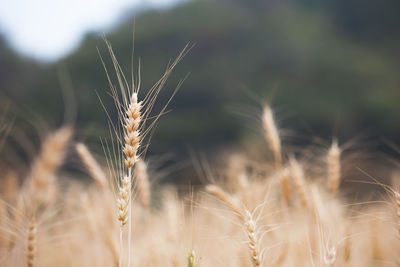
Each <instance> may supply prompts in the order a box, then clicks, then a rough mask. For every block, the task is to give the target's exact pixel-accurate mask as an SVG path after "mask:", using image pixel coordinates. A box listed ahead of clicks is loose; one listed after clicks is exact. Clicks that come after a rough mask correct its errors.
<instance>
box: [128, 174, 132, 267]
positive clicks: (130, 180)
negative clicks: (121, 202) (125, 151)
mask: <svg viewBox="0 0 400 267" xmlns="http://www.w3.org/2000/svg"><path fill="white" fill-rule="evenodd" d="M128 177H129V204H128V205H129V208H128V267H130V266H131V239H132V203H131V202H132V168H129V169H128Z"/></svg>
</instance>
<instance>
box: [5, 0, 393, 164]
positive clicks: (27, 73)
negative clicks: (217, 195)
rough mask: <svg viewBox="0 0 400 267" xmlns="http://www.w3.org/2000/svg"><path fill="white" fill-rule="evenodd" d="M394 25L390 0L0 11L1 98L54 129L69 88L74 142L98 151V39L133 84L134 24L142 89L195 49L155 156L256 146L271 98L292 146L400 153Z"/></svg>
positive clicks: (9, 6) (20, 2)
mask: <svg viewBox="0 0 400 267" xmlns="http://www.w3.org/2000/svg"><path fill="white" fill-rule="evenodd" d="M399 15H400V2H399V1H397V0H385V1H365V0H364V1H361V0H326V1H313V0H247V1H243V0H215V1H213V0H185V1H179V0H151V1H150V0H147V1H127V0H120V1H115V0H114V1H111V0H109V1H77V0H76V1H75V0H74V1H71V0H69V1H66V0H59V1H46V0H38V1H28V0H15V1H8V2H7V3H3V5H2V8H1V9H0V32H1V34H0V47H1V48H0V90H1V92H0V95H1V100H2V103H5V102H11V103H13V106H14V107H17V108H16V109H17V110H19V112H20V113H21V114H23V115H21V114H19V115H17V117H16V118H18V116H21V117H22V118H24V119H26V120H28V119H32V118H40V120H43V121H46V122H48V123H49V124H51V125H52V126H57V125H60V124H61V123H62V122H63V118H64V115H65V112H69V111H68V109H69V108H73V107H67V110H66V108H65V105H64V100H65V98H66V96H65V95H66V93H65V91H68V90H73V92H74V96H73V98H74V99H75V100H76V102H77V103H76V104H77V105H76V106H77V107H76V110H77V120H76V125H77V129H78V134H77V135H78V138H80V139H84V140H85V139H86V140H88V142H90V140H96V141H98V137H99V136H102V135H103V134H104V133H106V132H107V127H108V126H107V117H106V115H105V112H104V110H103V108H102V106H101V104H100V101H99V97H98V96H100V98H101V99H102V101H103V102H104V105H105V106H107V107H112V106H113V102H112V99H111V97H109V96H108V95H107V92H109V85H108V81H107V77H106V75H105V72H104V69H103V66H102V63H101V60H100V56H99V53H100V54H101V55H102V56H103V57H104V60H105V63H106V65H107V66H108V67H109V68H111V67H112V65H111V62H110V60H109V57H108V53H107V49H106V46H105V44H104V41H103V40H102V35H103V34H104V33H105V34H106V36H107V38H108V39H109V40H110V42H111V43H112V45H113V47H114V51H115V53H116V55H117V58H118V59H119V61H120V63H121V66H122V68H123V69H124V70H126V74H129V72H130V60H131V53H132V35H133V34H132V32H133V28H134V27H133V24H134V21H135V25H136V26H135V63H138V60H139V56H140V61H141V76H142V77H141V80H142V89H143V90H144V91H143V92H145V90H146V89H148V88H150V87H151V85H152V84H154V83H155V82H156V81H157V80H158V78H160V76H161V75H162V73H163V71H164V69H165V67H166V65H167V64H168V62H169V60H170V59H171V58H174V57H176V56H177V55H178V53H179V52H180V51H181V50H182V49H183V47H184V46H185V45H186V44H187V43H188V42H190V43H191V44H195V46H194V47H193V48H192V49H191V50H190V52H189V53H188V55H187V56H186V57H185V58H184V60H183V61H182V62H181V63H180V64H179V65H178V67H177V68H176V69H175V71H174V73H173V75H172V76H171V79H170V80H169V82H168V83H167V85H166V88H165V89H166V90H165V91H164V93H162V94H161V95H160V101H159V102H158V103H161V104H163V103H165V101H166V100H167V98H168V97H169V95H170V94H171V92H172V90H173V89H174V88H175V86H176V85H177V83H178V82H179V80H180V79H182V78H184V77H186V76H187V75H188V74H189V76H188V77H187V78H186V80H185V82H184V84H183V86H182V88H181V90H180V91H179V93H178V94H177V95H176V97H175V98H174V100H173V101H172V102H171V104H170V110H171V111H170V112H169V113H168V114H167V115H166V116H164V117H163V118H162V119H161V120H160V123H159V125H158V129H157V131H156V135H155V137H154V138H153V141H152V146H151V153H165V152H171V153H173V154H175V155H181V156H183V157H186V156H187V155H188V151H190V150H192V149H194V150H197V149H201V150H202V151H208V152H209V151H213V150H217V149H220V148H224V147H235V146H239V145H240V144H243V143H246V142H252V141H249V140H252V137H253V135H252V134H256V135H259V136H261V126H260V125H257V123H256V122H255V121H254V118H257V117H259V116H260V112H261V107H262V105H263V103H266V102H268V103H271V105H272V106H273V108H274V110H275V111H276V116H277V118H278V125H279V126H280V127H281V128H283V129H289V130H290V131H283V133H284V134H286V136H285V135H284V138H287V139H288V140H289V141H290V142H292V143H296V144H298V143H299V144H301V143H306V142H307V141H306V140H310V138H314V137H317V138H321V139H322V140H325V141H326V143H328V144H329V142H330V140H331V139H332V136H338V137H339V140H341V142H347V141H351V140H354V139H357V138H368V139H370V140H375V141H379V142H380V141H381V140H390V141H391V142H394V143H399V142H400V104H399V103H400V75H399V73H400V51H399V47H400V32H399V31H400V30H399V29H400V16H399ZM98 51H99V52H98ZM62 88H64V89H62ZM65 88H66V89H65ZM96 92H97V93H96ZM67 95H71V94H68V93H67ZM3 106H4V105H3ZM158 108H160V107H158ZM73 109H75V108H73ZM111 113H112V111H111ZM111 115H113V114H111ZM114 115H115V114H114ZM15 121H16V123H18V119H16V120H15ZM261 138H262V137H261ZM289 141H288V142H289Z"/></svg>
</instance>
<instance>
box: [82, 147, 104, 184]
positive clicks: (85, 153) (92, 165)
mask: <svg viewBox="0 0 400 267" xmlns="http://www.w3.org/2000/svg"><path fill="white" fill-rule="evenodd" d="M75 148H76V151H77V152H78V154H79V156H80V158H81V160H82V161H83V163H84V164H85V167H86V169H87V170H88V171H89V174H90V175H91V176H92V178H93V179H94V180H95V181H96V183H98V184H99V185H100V186H101V187H102V188H106V187H107V186H108V182H107V178H106V175H105V173H104V172H103V170H102V169H101V167H100V164H99V163H98V162H97V160H96V159H95V158H94V157H93V155H92V153H90V151H89V149H88V148H87V146H86V145H85V144H83V143H78V144H76V146H75Z"/></svg>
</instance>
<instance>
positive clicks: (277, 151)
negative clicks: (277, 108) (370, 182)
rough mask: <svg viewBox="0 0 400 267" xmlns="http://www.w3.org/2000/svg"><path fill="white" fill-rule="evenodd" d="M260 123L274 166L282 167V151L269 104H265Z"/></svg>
mask: <svg viewBox="0 0 400 267" xmlns="http://www.w3.org/2000/svg"><path fill="white" fill-rule="evenodd" d="M262 123H263V128H264V134H265V139H266V140H267V142H268V145H269V147H270V149H271V151H272V153H273V154H274V159H275V168H276V170H279V169H281V167H282V152H281V140H280V137H279V132H278V129H277V127H276V124H275V120H274V115H273V113H272V110H271V108H270V106H268V105H267V106H265V107H264V110H263V114H262Z"/></svg>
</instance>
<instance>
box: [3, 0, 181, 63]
mask: <svg viewBox="0 0 400 267" xmlns="http://www.w3.org/2000/svg"><path fill="white" fill-rule="evenodd" d="M177 1H179V0H9V1H7V0H1V1H0V2H2V3H1V8H0V33H2V34H3V35H4V36H5V37H6V40H7V41H8V42H9V44H10V45H11V46H12V47H13V48H14V49H15V50H16V51H17V52H19V53H21V54H23V55H25V56H28V57H32V58H35V59H38V60H41V61H54V60H56V59H58V58H60V57H62V56H64V55H66V54H68V53H69V52H71V51H72V50H73V49H74V48H75V47H77V46H78V45H79V43H80V41H81V40H82V38H83V36H84V34H85V33H86V32H88V31H93V30H94V31H100V32H102V31H107V29H109V28H110V27H112V26H113V25H114V24H115V23H117V22H118V19H119V18H121V16H123V15H124V14H126V12H127V11H129V10H132V9H134V8H139V7H140V6H143V5H146V6H151V7H155V8H163V7H168V6H170V5H172V4H173V3H175V2H177Z"/></svg>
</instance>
